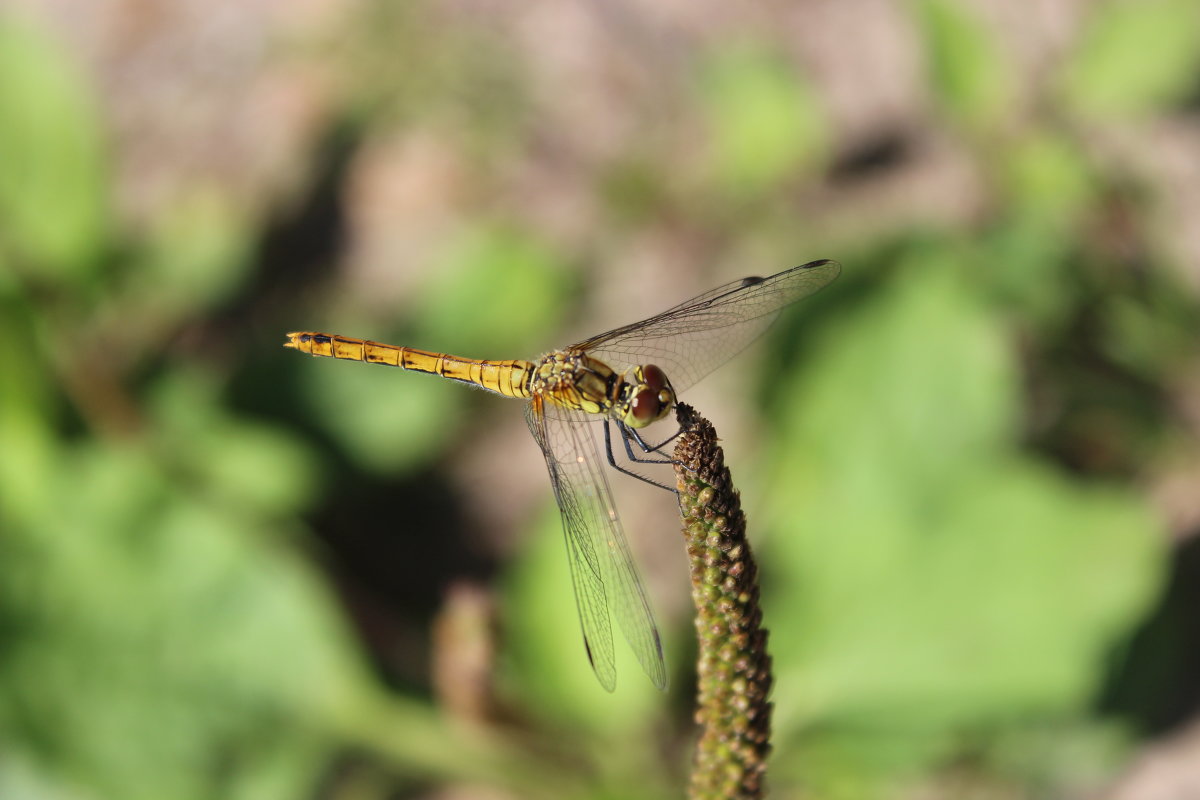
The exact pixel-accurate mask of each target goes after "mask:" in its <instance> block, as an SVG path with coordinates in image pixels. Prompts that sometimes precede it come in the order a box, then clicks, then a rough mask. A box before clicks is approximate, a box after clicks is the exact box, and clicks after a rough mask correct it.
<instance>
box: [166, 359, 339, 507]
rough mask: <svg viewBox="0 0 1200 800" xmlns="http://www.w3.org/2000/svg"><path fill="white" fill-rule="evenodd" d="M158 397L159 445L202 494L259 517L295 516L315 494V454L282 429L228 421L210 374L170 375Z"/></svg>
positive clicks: (263, 424)
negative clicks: (181, 468) (209, 495)
mask: <svg viewBox="0 0 1200 800" xmlns="http://www.w3.org/2000/svg"><path fill="white" fill-rule="evenodd" d="M153 395H154V396H153V399H152V404H153V407H154V423H155V424H154V430H155V431H156V437H157V438H159V439H160V446H161V447H162V448H163V449H164V450H165V451H166V452H169V453H170V454H171V455H172V457H173V458H174V459H175V460H176V461H177V463H178V464H179V465H180V466H181V467H183V468H185V469H186V470H187V474H188V475H189V476H191V478H192V479H193V480H194V481H195V482H196V484H197V485H196V489H197V491H198V492H211V493H212V494H213V496H215V497H217V498H220V499H221V501H222V502H229V503H235V504H236V505H237V507H238V508H239V509H241V510H243V511H246V512H250V513H253V514H254V515H256V516H257V515H260V514H262V515H268V516H282V515H285V514H289V513H292V512H295V511H297V510H300V509H302V508H304V507H305V506H306V505H307V504H308V503H309V502H311V500H312V498H313V497H314V496H315V495H316V488H317V465H316V461H315V456H314V455H313V454H312V453H311V452H310V451H309V450H308V449H307V448H306V447H305V446H304V445H302V444H301V443H300V442H299V441H298V440H296V439H295V438H293V437H291V436H289V435H287V434H285V433H284V432H282V431H280V430H276V429H274V428H271V427H269V426H267V425H266V424H265V423H259V424H252V423H250V422H247V421H244V420H241V419H238V418H235V417H232V416H230V415H228V414H227V413H226V411H225V408H224V406H223V404H222V402H221V397H220V387H219V386H218V385H217V382H216V381H215V380H213V379H212V377H211V376H209V375H205V374H203V373H200V372H199V371H187V370H175V371H172V372H168V373H166V374H164V375H163V376H162V377H161V378H160V380H159V382H158V385H157V386H156V387H155V389H154V393H153Z"/></svg>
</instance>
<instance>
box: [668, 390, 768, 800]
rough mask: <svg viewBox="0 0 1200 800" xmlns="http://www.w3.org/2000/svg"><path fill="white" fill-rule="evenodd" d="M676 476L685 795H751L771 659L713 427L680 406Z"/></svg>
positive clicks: (762, 763) (762, 742) (755, 794)
mask: <svg viewBox="0 0 1200 800" xmlns="http://www.w3.org/2000/svg"><path fill="white" fill-rule="evenodd" d="M676 414H677V416H678V418H679V423H680V426H681V427H682V428H683V429H684V433H683V434H682V435H681V436H680V438H679V441H678V442H677V443H676V445H675V461H676V465H675V476H676V486H677V488H678V490H679V509H680V514H681V515H682V520H683V535H684V538H685V539H686V541H687V552H688V561H689V567H690V570H691V576H692V600H693V601H694V602H695V604H696V634H697V637H698V638H699V644H700V648H699V658H698V661H697V665H696V669H697V673H698V692H697V708H696V722H697V724H699V725H701V726H702V727H703V731H702V733H701V735H700V740H699V742H698V743H697V745H696V757H695V762H694V764H693V771H692V780H691V787H690V790H689V797H691V798H693V800H701V798H703V800H715V799H716V798H759V797H762V796H763V778H764V775H765V772H766V759H767V754H768V753H769V752H770V750H771V744H770V736H771V704H770V703H769V702H768V701H767V695H768V693H769V692H770V689H771V657H770V656H769V655H768V654H767V631H766V630H765V629H764V628H763V627H762V610H761V609H760V608H759V604H758V582H757V576H758V566H757V565H756V564H755V562H754V559H753V557H752V556H751V554H750V546H749V544H748V543H747V541H746V517H745V515H743V514H742V507H741V501H740V500H739V498H738V493H737V490H735V489H734V488H733V481H732V479H731V478H730V475H729V469H728V468H727V467H726V466H725V460H724V459H725V455H724V453H723V452H722V450H721V448H720V446H719V445H718V444H717V434H716V431H715V430H714V429H713V426H712V424H711V423H710V422H709V421H708V420H706V419H704V418H703V417H701V416H699V415H698V414H697V413H696V412H695V409H693V408H691V407H690V406H687V405H682V404H681V405H679V406H678V408H677V410H676Z"/></svg>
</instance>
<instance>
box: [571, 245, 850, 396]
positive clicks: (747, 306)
mask: <svg viewBox="0 0 1200 800" xmlns="http://www.w3.org/2000/svg"><path fill="white" fill-rule="evenodd" d="M841 269H842V268H841V266H840V265H839V264H838V263H837V262H836V261H813V262H811V263H809V264H805V265H803V266H800V267H793V268H792V269H789V270H785V271H784V272H780V273H779V274H777V275H772V276H771V277H769V278H742V279H741V280H737V281H733V282H731V283H727V284H725V285H724V286H719V287H717V288H716V289H713V290H712V291H709V292H705V293H704V294H702V295H700V296H699V297H694V298H692V299H691V300H688V301H687V302H684V303H680V304H679V305H677V306H675V307H673V308H669V309H667V310H666V311H664V312H662V313H661V314H658V315H656V316H653V317H651V318H650V319H647V320H643V321H641V322H634V323H632V324H630V325H624V326H622V327H620V328H616V329H614V330H611V331H608V332H606V333H602V334H600V335H599V336H593V337H592V338H590V339H587V340H585V341H582V342H579V343H578V344H573V345H571V346H570V347H569V348H567V349H568V350H574V351H579V352H586V353H588V354H589V355H592V356H595V357H597V358H599V359H600V360H602V361H604V362H605V363H607V364H608V365H609V366H611V367H613V368H614V369H618V370H623V369H626V368H628V367H630V366H634V365H639V364H657V365H658V366H660V367H662V369H663V371H665V372H666V374H667V376H668V377H669V378H670V379H671V384H672V386H674V387H675V391H676V392H681V391H683V390H684V389H686V388H687V387H689V386H691V385H693V384H695V383H696V382H697V381H699V380H700V379H701V378H703V377H704V376H705V375H707V374H708V373H710V372H712V371H713V370H714V369H716V368H717V367H719V366H720V365H721V364H723V363H725V362H726V361H728V360H729V359H731V358H733V357H734V356H735V355H737V354H738V353H739V352H741V351H742V350H743V349H745V348H746V346H747V345H749V344H750V343H751V342H752V341H754V340H755V339H757V338H758V337H759V336H761V335H762V334H763V332H764V331H765V330H766V329H767V328H768V327H770V325H771V323H772V322H774V321H775V318H776V317H778V316H779V312H780V311H781V310H782V309H783V308H784V307H785V306H787V305H790V304H791V303H795V302H796V301H798V300H801V299H803V298H805V297H808V296H809V295H811V294H814V293H815V292H817V291H819V290H820V289H822V288H824V287H825V286H827V285H828V284H829V283H830V282H831V281H833V279H834V278H836V277H837V276H838V274H839V273H840V272H841Z"/></svg>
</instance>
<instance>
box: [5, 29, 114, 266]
mask: <svg viewBox="0 0 1200 800" xmlns="http://www.w3.org/2000/svg"><path fill="white" fill-rule="evenodd" d="M71 62H72V58H71V54H70V52H69V51H68V50H67V49H66V48H65V47H61V46H60V44H59V43H58V42H55V41H53V40H52V39H51V38H50V36H49V35H48V33H47V32H46V31H44V30H41V29H40V28H38V27H36V26H35V25H32V24H29V23H27V22H25V21H23V20H18V19H17V18H16V17H15V16H14V15H12V14H0V119H2V120H4V123H3V124H2V125H0V164H3V165H4V168H3V169H0V246H3V247H8V248H12V249H13V251H14V252H15V253H16V254H18V255H19V256H20V257H21V258H22V259H23V260H28V261H30V262H32V263H34V264H35V265H36V266H37V267H40V268H43V269H45V270H47V271H48V273H50V274H52V275H54V277H56V278H58V279H69V280H75V279H78V278H80V277H83V275H84V273H85V272H86V271H88V270H90V269H93V268H95V267H96V266H97V264H98V263H99V259H98V256H99V254H100V252H101V250H102V249H103V247H104V246H105V237H106V233H105V226H106V224H107V219H106V217H107V213H108V211H107V208H106V202H107V200H106V197H105V185H104V184H105V180H106V178H107V175H106V174H105V172H106V170H105V163H104V156H105V154H104V150H103V144H102V140H101V132H100V125H99V122H98V120H97V111H96V109H95V107H94V105H93V101H92V98H91V96H90V94H89V91H88V88H87V86H86V84H85V83H84V80H83V78H82V77H81V76H80V75H79V74H78V73H77V72H76V71H75V68H74V67H73V65H72V63H71Z"/></svg>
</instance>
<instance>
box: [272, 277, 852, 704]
mask: <svg viewBox="0 0 1200 800" xmlns="http://www.w3.org/2000/svg"><path fill="white" fill-rule="evenodd" d="M840 271H841V267H840V266H839V265H838V264H837V262H834V261H814V262H812V263H809V264H805V265H803V266H799V267H794V268H792V269H789V270H786V271H784V272H780V273H779V274H777V275H772V276H771V277H769V278H743V279H741V280H737V281H733V282H732V283H727V284H725V285H724V286H720V287H718V288H716V289H713V290H712V291H709V292H706V293H704V294H702V295H700V296H699V297H695V298H693V299H691V300H688V301H687V302H685V303H680V304H679V305H677V306H675V307H673V308H669V309H667V310H666V311H664V312H662V313H661V314H658V315H656V316H653V317H651V318H649V319H646V320H643V321H641V322H635V323H633V324H630V325H624V326H622V327H620V328H615V329H613V330H611V331H608V332H607V333H602V334H600V335H598V336H593V337H592V338H590V339H585V340H584V341H582V342H578V343H577V344H573V345H571V346H570V347H566V348H563V349H562V350H555V351H553V352H550V353H547V354H546V355H544V356H542V357H541V358H539V359H537V360H536V361H521V360H514V361H488V360H480V359H474V358H462V357H459V356H452V355H447V354H445V353H434V352H429V351H427V350H418V349H416V348H413V347H401V346H397V345H391V344H381V343H379V342H372V341H368V340H365V339H354V338H351V337H349V336H337V335H333V334H328V333H315V332H297V333H289V334H288V335H287V336H288V340H287V342H286V343H285V344H284V347H291V348H294V349H296V350H299V351H301V352H304V353H308V354H310V355H314V356H328V357H332V358H341V359H347V360H350V361H366V362H369V363H372V364H387V365H388V366H392V367H401V368H402V369H407V370H413V371H415V372H425V373H429V374H431V375H440V376H442V377H443V378H450V379H451V380H455V381H460V382H462V383H469V384H472V385H474V386H477V387H479V388H481V389H486V390H488V391H490V392H495V393H497V394H502V395H505V396H506V397H519V398H522V399H525V400H528V402H527V403H526V404H525V421H526V422H527V423H528V425H529V430H530V431H531V432H532V433H533V438H534V440H536V441H537V443H538V447H540V448H541V450H542V455H543V456H545V458H546V466H547V467H548V468H549V470H550V485H551V486H552V487H553V489H554V497H555V499H556V500H557V501H558V508H559V511H560V512H561V514H562V521H563V528H564V532H565V534H566V540H567V552H568V556H569V559H568V561H569V563H570V567H571V582H572V585H573V586H574V589H575V603H576V606H577V608H578V611H579V619H580V623H581V625H582V628H583V642H584V646H585V648H586V649H587V655H588V660H589V661H590V662H591V664H592V669H593V670H594V671H595V673H596V677H597V678H599V680H600V683H601V685H603V686H604V688H605V689H607V690H609V691H612V690H613V688H614V687H615V686H616V680H617V672H616V664H615V654H614V650H613V635H612V627H611V624H610V615H609V612H610V609H611V610H612V611H613V612H614V613H615V615H616V618H617V624H618V626H619V627H620V629H621V631H622V633H623V634H624V635H625V639H626V641H628V642H629V645H630V647H631V648H632V649H633V652H634V654H635V655H636V656H637V659H638V661H639V662H640V663H641V665H642V668H643V669H644V670H645V671H646V674H647V675H648V676H649V677H650V680H651V681H653V682H654V685H655V686H657V687H658V688H659V689H666V686H667V669H666V665H665V664H664V663H663V653H662V642H661V640H660V638H659V634H658V627H657V626H656V625H655V622H654V615H653V613H652V612H651V610H650V603H649V601H648V600H647V597H646V590H645V588H644V587H643V585H642V580H641V578H640V577H639V575H638V571H637V567H635V566H634V563H633V558H632V556H631V555H630V550H629V545H628V543H627V542H626V540H625V533H624V532H623V530H622V528H621V522H620V517H619V516H618V515H617V509H616V505H615V504H614V502H613V497H612V491H611V490H610V489H609V485H608V479H607V476H606V470H605V468H604V462H605V460H607V463H608V464H609V465H610V466H611V467H613V468H615V469H617V470H620V471H621V472H625V473H627V474H630V475H633V476H634V477H636V478H640V479H641V480H646V481H648V482H650V483H655V484H656V485H660V486H663V487H664V488H668V489H669V488H670V487H666V486H665V484H658V483H657V482H655V481H651V480H650V479H649V478H646V477H645V476H642V475H640V474H638V473H636V472H633V471H631V470H629V469H626V468H624V467H621V466H620V465H618V464H617V461H616V459H615V458H614V456H613V450H612V436H611V428H614V427H615V428H616V430H617V432H618V433H619V434H620V437H621V441H622V442H623V444H624V448H625V452H626V454H627V456H628V457H629V459H630V460H631V461H634V462H647V461H651V462H652V461H655V460H657V461H663V460H665V459H661V458H657V459H656V458H655V455H654V454H656V453H658V451H659V449H660V448H661V447H662V446H663V445H664V444H666V442H662V443H659V444H658V445H650V444H648V443H647V442H646V441H645V440H644V439H643V438H642V436H641V434H640V433H639V430H640V429H642V428H644V427H646V426H647V425H649V424H651V423H652V422H656V421H658V420H660V419H662V418H663V417H665V416H666V415H667V414H668V413H670V411H671V409H672V407H674V405H675V398H676V392H679V391H682V390H684V389H686V388H688V387H689V386H692V385H693V384H695V383H696V382H697V381H698V380H700V379H701V378H703V377H704V376H705V375H707V374H708V373H709V372H711V371H712V370H714V369H716V368H717V367H718V366H720V365H721V364H723V363H725V362H726V361H728V360H729V359H731V358H733V357H734V356H735V355H737V354H738V353H739V352H741V351H742V350H743V349H745V347H746V346H747V345H749V344H750V343H751V342H752V341H754V340H755V339H756V338H758V337H759V336H760V335H762V333H763V332H764V331H765V330H766V329H767V328H768V327H769V326H770V325H771V323H772V322H773V321H774V320H775V318H776V317H777V316H779V312H780V311H781V310H782V309H783V308H784V307H785V306H787V305H789V304H791V303H794V302H796V301H798V300H800V299H802V298H804V297H808V296H809V295H811V294H813V293H815V292H817V291H818V290H820V289H822V288H824V287H825V286H826V285H828V284H829V283H830V282H831V281H833V279H834V278H836V277H837V276H838V273H839V272H840ZM597 421H598V422H600V423H602V425H603V429H604V456H603V457H602V456H601V451H600V447H599V444H598V442H597V439H596V436H595V433H594V428H595V427H596V426H595V425H593V424H591V423H593V422H597ZM668 441H670V440H668ZM634 444H636V445H637V446H638V447H639V448H640V450H641V452H642V453H643V454H644V455H643V456H638V455H636V454H635V453H634V450H633V445H634Z"/></svg>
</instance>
